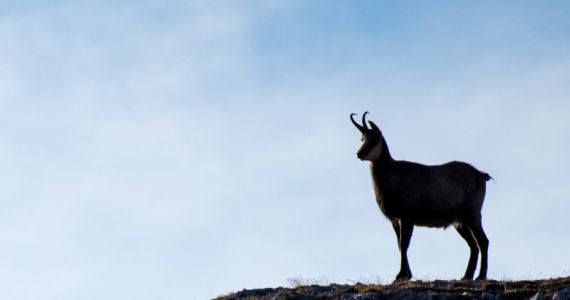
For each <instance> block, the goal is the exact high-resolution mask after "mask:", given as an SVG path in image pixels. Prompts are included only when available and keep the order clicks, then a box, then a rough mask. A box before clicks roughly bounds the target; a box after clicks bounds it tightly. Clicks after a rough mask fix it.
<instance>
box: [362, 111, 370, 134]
mask: <svg viewBox="0 0 570 300" xmlns="http://www.w3.org/2000/svg"><path fill="white" fill-rule="evenodd" d="M367 113H368V112H364V114H363V115H362V125H364V129H366V130H369V128H368V125H366V120H364V119H365V118H366V114H367Z"/></svg>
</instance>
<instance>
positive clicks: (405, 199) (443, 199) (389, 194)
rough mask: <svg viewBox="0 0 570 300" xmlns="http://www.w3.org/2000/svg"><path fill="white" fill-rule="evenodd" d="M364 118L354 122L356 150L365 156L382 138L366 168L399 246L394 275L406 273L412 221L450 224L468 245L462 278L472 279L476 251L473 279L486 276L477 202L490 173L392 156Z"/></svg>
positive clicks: (485, 242) (481, 198)
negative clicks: (360, 139) (378, 152)
mask: <svg viewBox="0 0 570 300" xmlns="http://www.w3.org/2000/svg"><path fill="white" fill-rule="evenodd" d="M351 118H352V116H351ZM353 122H354V121H353ZM365 124H366V123H365V121H364V117H363V126H362V127H359V126H357V128H358V129H359V130H360V131H361V132H362V134H363V141H364V144H363V146H362V147H361V149H359V151H358V153H357V156H358V158H360V159H364V158H366V156H367V155H368V153H370V151H371V150H372V148H373V147H374V145H375V144H377V143H382V151H381V155H380V157H379V158H377V159H375V160H373V161H371V163H370V169H371V172H372V179H373V184H374V192H375V195H376V201H377V203H378V206H379V207H380V209H381V210H382V212H383V213H384V215H385V216H386V217H387V218H388V219H389V220H390V221H391V222H392V226H393V227H394V231H395V232H396V236H397V239H398V245H399V247H400V253H401V266H400V272H399V273H398V275H397V276H396V280H408V279H410V278H411V277H412V272H411V270H410V267H409V264H408V258H407V249H408V246H409V243H410V239H411V237H412V232H413V228H414V226H426V227H444V228H445V227H448V226H450V225H452V224H453V225H454V227H455V228H456V230H457V232H458V233H459V234H460V235H461V236H462V237H463V238H464V239H465V241H466V242H467V244H468V245H469V248H470V250H471V254H470V257H469V263H468V265H467V270H466V271H465V275H464V277H463V279H468V280H471V279H473V275H474V273H475V268H476V265H477V260H478V255H479V251H481V268H480V270H479V276H478V277H477V279H486V277H487V252H488V250H487V249H488V246H489V241H488V239H487V237H486V235H485V232H484V231H483V227H482V224H481V208H482V207H483V201H484V198H485V185H486V181H488V180H489V179H490V178H491V176H489V174H487V173H484V172H481V171H479V170H477V169H476V168H474V167H473V166H471V165H470V164H467V163H464V162H458V161H453V162H449V163H446V164H443V165H437V166H426V165H422V164H419V163H414V162H409V161H403V160H394V159H393V158H392V156H391V154H390V150H389V149H388V145H387V143H386V141H385V139H384V137H383V135H382V132H381V131H380V129H378V127H377V126H376V125H375V124H374V123H373V122H369V124H370V126H371V127H372V128H371V129H369V128H368V127H367V126H366V125H365ZM355 125H357V124H355Z"/></svg>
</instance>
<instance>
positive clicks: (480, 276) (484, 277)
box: [475, 275, 487, 281]
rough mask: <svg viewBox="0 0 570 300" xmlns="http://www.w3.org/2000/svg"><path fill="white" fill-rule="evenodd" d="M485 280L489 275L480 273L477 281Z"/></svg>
mask: <svg viewBox="0 0 570 300" xmlns="http://www.w3.org/2000/svg"><path fill="white" fill-rule="evenodd" d="M485 280H487V275H479V276H477V278H476V279H475V281H485Z"/></svg>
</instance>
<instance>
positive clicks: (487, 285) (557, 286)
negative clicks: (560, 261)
mask: <svg viewBox="0 0 570 300" xmlns="http://www.w3.org/2000/svg"><path fill="white" fill-rule="evenodd" d="M215 299H216V300H233V299H247V300H257V299H259V300H265V299H343V300H344V299H346V300H349V299H359V300H368V299H407V300H414V299H426V300H427V299H489V300H491V299H536V300H541V299H545V300H547V299H554V300H559V299H564V300H568V299H570V277H560V278H552V279H538V280H520V281H499V280H485V281H459V280H434V281H421V280H418V281H409V282H400V283H393V284H387V285H381V284H364V283H360V282H358V283H356V284H353V285H350V284H335V283H333V284H329V285H301V286H297V287H292V288H283V287H278V288H263V289H251V290H245V289H244V290H242V291H239V292H236V293H232V294H229V295H226V296H220V297H218V298H215Z"/></svg>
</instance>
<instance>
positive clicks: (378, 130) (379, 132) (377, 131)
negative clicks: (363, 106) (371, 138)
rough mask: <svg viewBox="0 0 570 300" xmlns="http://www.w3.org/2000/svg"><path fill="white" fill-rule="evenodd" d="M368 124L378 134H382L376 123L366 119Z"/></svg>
mask: <svg viewBox="0 0 570 300" xmlns="http://www.w3.org/2000/svg"><path fill="white" fill-rule="evenodd" d="M368 124H370V127H372V130H373V131H374V132H376V133H378V134H380V135H381V134H382V131H380V128H378V126H376V124H374V122H372V121H368Z"/></svg>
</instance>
